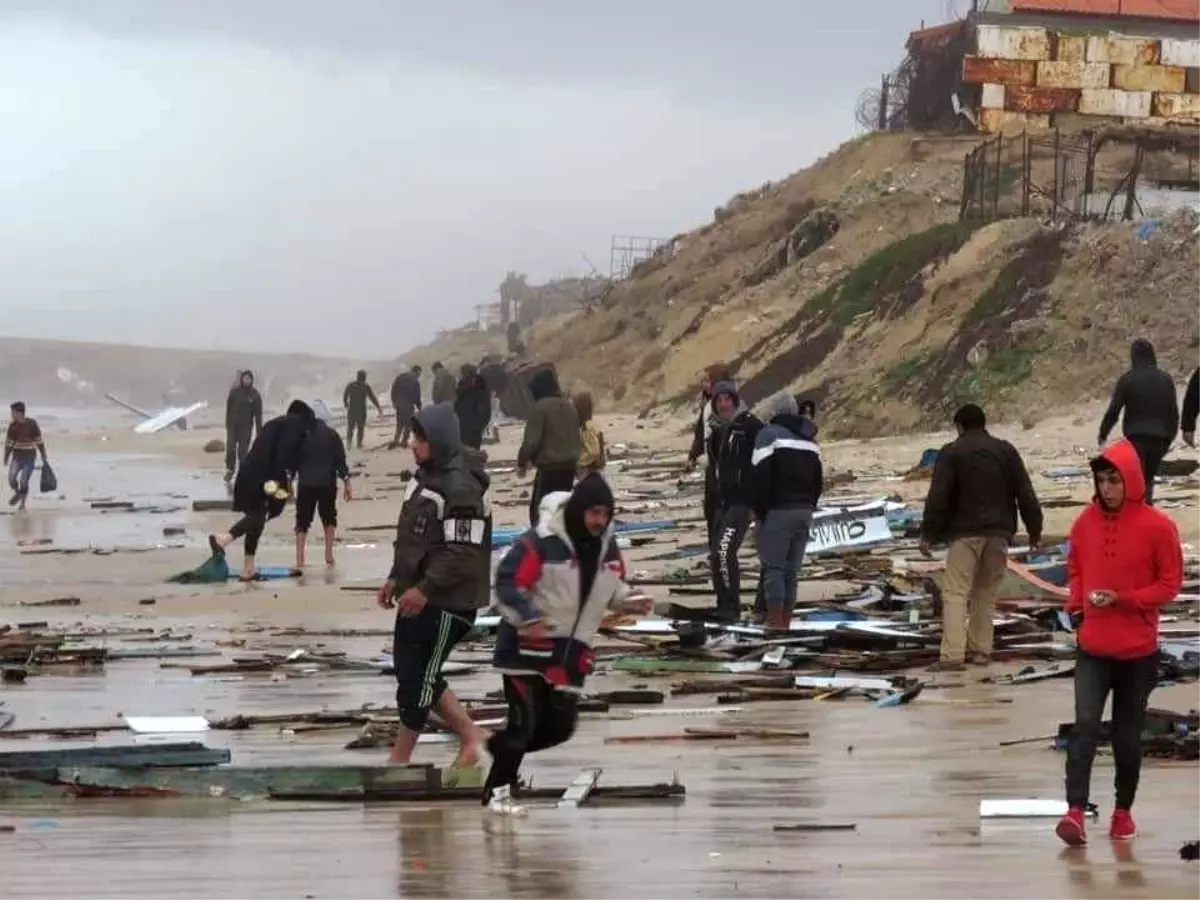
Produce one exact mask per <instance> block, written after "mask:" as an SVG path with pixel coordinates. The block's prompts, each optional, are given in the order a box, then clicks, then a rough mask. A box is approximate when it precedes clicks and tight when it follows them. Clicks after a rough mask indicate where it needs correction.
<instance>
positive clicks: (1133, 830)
mask: <svg viewBox="0 0 1200 900" xmlns="http://www.w3.org/2000/svg"><path fill="white" fill-rule="evenodd" d="M1108 836H1109V837H1110V838H1111V839H1112V840H1114V841H1132V840H1133V839H1134V838H1135V837H1137V825H1135V824H1134V822H1133V816H1132V815H1130V813H1129V810H1127V809H1114V810H1113V814H1112V823H1111V824H1110V825H1109V826H1108Z"/></svg>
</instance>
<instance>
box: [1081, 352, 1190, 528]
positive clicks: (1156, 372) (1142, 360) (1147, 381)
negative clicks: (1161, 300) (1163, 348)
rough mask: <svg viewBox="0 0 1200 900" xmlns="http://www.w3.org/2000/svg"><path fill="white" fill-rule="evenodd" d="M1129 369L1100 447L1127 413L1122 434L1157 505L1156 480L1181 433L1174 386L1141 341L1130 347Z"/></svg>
mask: <svg viewBox="0 0 1200 900" xmlns="http://www.w3.org/2000/svg"><path fill="white" fill-rule="evenodd" d="M1129 360H1130V364H1131V365H1130V369H1129V371H1128V372H1126V373H1125V374H1124V375H1122V376H1121V377H1120V378H1119V379H1118V380H1117V386H1116V387H1115V388H1113V394H1112V400H1110V401H1109V403H1108V409H1107V410H1106V411H1105V413H1104V418H1103V419H1101V420H1100V446H1101V447H1103V446H1104V443H1105V441H1107V440H1108V434H1109V432H1110V431H1112V429H1113V426H1114V425H1116V424H1117V417H1118V416H1120V415H1121V410H1122V409H1124V411H1125V416H1124V421H1122V423H1121V430H1122V432H1124V434H1125V437H1127V438H1129V442H1130V443H1131V444H1133V446H1134V447H1135V448H1137V452H1138V459H1140V460H1141V461H1142V472H1143V473H1144V474H1145V476H1146V502H1147V503H1151V504H1152V503H1153V502H1154V477H1155V476H1156V475H1157V474H1158V467H1159V466H1160V465H1162V461H1163V457H1165V456H1166V455H1167V450H1169V449H1170V447H1171V441H1173V440H1175V432H1177V431H1178V430H1179V402H1178V400H1177V398H1176V396H1175V382H1174V381H1173V380H1171V376H1170V375H1168V374H1167V373H1166V372H1164V371H1163V370H1162V369H1160V368H1159V367H1158V358H1157V357H1156V356H1155V355H1154V345H1153V344H1151V343H1150V342H1149V341H1148V340H1146V339H1145V338H1138V339H1137V340H1136V341H1134V342H1133V344H1131V345H1130V347H1129Z"/></svg>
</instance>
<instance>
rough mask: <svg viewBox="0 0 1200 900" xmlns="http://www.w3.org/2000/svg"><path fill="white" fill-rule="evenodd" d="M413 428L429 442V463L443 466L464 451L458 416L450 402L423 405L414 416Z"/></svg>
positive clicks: (439, 466)
mask: <svg viewBox="0 0 1200 900" xmlns="http://www.w3.org/2000/svg"><path fill="white" fill-rule="evenodd" d="M413 428H414V429H415V430H417V431H419V432H420V434H421V436H422V437H424V438H425V440H427V441H428V442H429V450H430V455H429V462H428V464H429V465H432V466H435V467H438V468H441V467H443V466H446V465H447V464H449V463H450V462H451V461H452V460H453V459H454V457H456V456H458V455H459V453H461V452H462V438H461V437H460V435H459V431H458V416H457V415H456V414H455V412H454V407H453V406H451V405H450V404H449V403H435V404H433V405H431V406H423V407H421V408H420V409H419V410H417V414H416V415H415V416H414V417H413Z"/></svg>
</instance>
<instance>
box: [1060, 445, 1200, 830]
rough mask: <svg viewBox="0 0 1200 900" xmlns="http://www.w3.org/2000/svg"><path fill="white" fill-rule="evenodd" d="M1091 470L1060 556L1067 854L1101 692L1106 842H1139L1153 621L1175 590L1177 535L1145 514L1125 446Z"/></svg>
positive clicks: (1140, 484)
mask: <svg viewBox="0 0 1200 900" xmlns="http://www.w3.org/2000/svg"><path fill="white" fill-rule="evenodd" d="M1091 468H1092V477H1093V478H1094V479H1095V483H1096V496H1095V499H1094V500H1093V501H1092V503H1091V505H1089V506H1088V508H1087V509H1085V510H1084V511H1083V512H1082V513H1081V514H1080V515H1079V518H1078V519H1076V520H1075V524H1074V525H1073V526H1072V527H1071V533H1070V536H1069V538H1068V544H1069V547H1070V549H1069V550H1068V552H1067V586H1068V590H1069V594H1068V597H1067V612H1069V613H1071V614H1072V618H1073V619H1074V620H1076V621H1077V622H1078V624H1077V626H1076V634H1077V637H1078V640H1077V645H1078V652H1077V654H1076V658H1075V725H1074V728H1073V729H1072V733H1071V738H1070V742H1069V743H1068V745H1067V764H1066V776H1067V806H1068V807H1069V809H1068V812H1067V814H1066V815H1065V816H1063V818H1062V819H1061V820H1060V821H1059V823H1058V827H1057V829H1056V831H1057V834H1058V836H1059V838H1061V839H1062V840H1063V841H1064V842H1065V843H1067V844H1070V845H1072V846H1079V845H1082V844H1086V843H1087V831H1086V827H1085V825H1084V815H1085V811H1086V810H1087V805H1088V799H1089V794H1090V787H1091V780H1092V762H1093V761H1094V760H1095V757H1096V747H1097V745H1098V744H1099V742H1100V729H1101V722H1102V719H1103V716H1104V704H1105V702H1106V700H1107V699H1108V695H1109V693H1112V698H1113V699H1112V750H1113V761H1114V763H1115V765H1116V804H1115V806H1114V808H1113V813H1112V821H1111V823H1110V825H1109V830H1108V836H1109V837H1110V838H1111V839H1113V840H1130V839H1132V838H1133V837H1134V836H1135V835H1136V834H1137V826H1136V825H1135V824H1134V821H1133V815H1132V814H1131V812H1130V810H1131V809H1132V808H1133V800H1134V797H1135V795H1136V794H1137V788H1138V780H1139V778H1140V776H1141V769H1142V728H1143V726H1144V724H1145V720H1146V704H1147V703H1148V702H1149V699H1150V692H1151V691H1152V690H1153V689H1154V685H1155V682H1156V681H1157V679H1158V613H1159V609H1160V608H1161V607H1162V606H1163V605H1165V604H1167V603H1170V602H1171V601H1172V600H1174V599H1175V598H1176V597H1177V596H1178V595H1179V591H1180V588H1182V586H1183V553H1182V550H1181V549H1180V546H1179V530H1178V529H1177V528H1176V527H1175V523H1174V522H1172V521H1171V519H1170V518H1169V517H1168V516H1167V515H1166V514H1164V513H1161V512H1159V511H1158V510H1156V509H1154V508H1153V507H1151V506H1147V505H1146V502H1145V493H1146V481H1145V476H1144V475H1143V474H1142V465H1141V460H1140V458H1139V457H1138V453H1137V448H1136V447H1135V446H1134V445H1133V443H1132V441H1128V440H1125V441H1120V442H1118V443H1116V444H1114V445H1113V446H1111V447H1109V448H1108V449H1107V450H1105V451H1104V453H1103V454H1101V455H1100V456H1099V457H1097V458H1096V459H1094V460H1092V463H1091ZM1080 617H1081V618H1080Z"/></svg>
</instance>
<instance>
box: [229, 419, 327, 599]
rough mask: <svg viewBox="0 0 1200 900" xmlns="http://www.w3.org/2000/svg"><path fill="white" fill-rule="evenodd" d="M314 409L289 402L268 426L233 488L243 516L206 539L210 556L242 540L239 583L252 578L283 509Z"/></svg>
mask: <svg viewBox="0 0 1200 900" xmlns="http://www.w3.org/2000/svg"><path fill="white" fill-rule="evenodd" d="M316 420H317V417H316V415H315V414H314V413H313V411H312V408H311V407H310V406H309V405H308V404H307V403H305V402H304V401H303V400H293V401H292V403H291V405H290V406H288V409H287V415H283V416H277V417H276V418H274V419H271V420H270V421H269V422H267V423H266V424H265V425H264V426H263V427H262V430H261V431H260V432H259V433H258V437H256V438H255V439H254V443H253V444H251V445H250V451H249V452H248V453H247V454H246V458H245V459H243V460H242V464H241V465H240V466H239V467H238V473H237V478H236V479H235V480H234V482H233V511H234V512H239V513H241V514H242V517H241V518H240V519H239V520H238V521H237V522H235V523H234V525H233V527H232V528H230V529H229V531H227V532H226V533H225V534H210V535H209V536H208V546H209V547H210V548H211V549H212V552H213V555H214V556H221V555H223V554H224V553H225V550H226V548H228V547H229V545H230V544H232V543H233V542H234V541H236V540H237V539H238V538H240V537H245V539H246V542H245V544H244V550H245V554H244V561H243V563H242V574H241V580H242V581H253V580H254V578H255V571H256V570H255V568H254V557H255V554H256V553H257V552H258V541H259V538H261V537H262V533H263V529H264V528H266V526H267V521H268V520H270V519H274V518H275V517H276V516H278V515H279V514H280V513H282V512H283V508H284V506H286V505H287V498H288V493H287V486H288V484H289V483H290V481H291V478H292V476H293V475H294V474H295V473H296V472H298V471H299V469H300V461H301V459H302V454H303V451H304V441H305V439H306V438H307V437H308V433H309V431H311V430H312V428H313V425H314V424H315V423H316Z"/></svg>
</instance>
